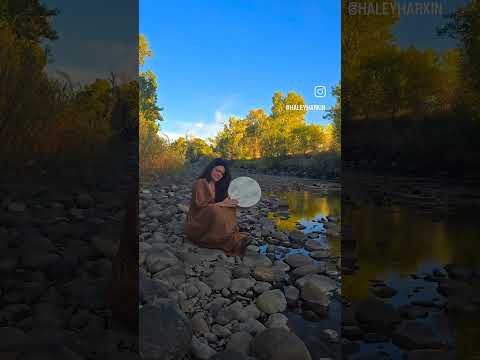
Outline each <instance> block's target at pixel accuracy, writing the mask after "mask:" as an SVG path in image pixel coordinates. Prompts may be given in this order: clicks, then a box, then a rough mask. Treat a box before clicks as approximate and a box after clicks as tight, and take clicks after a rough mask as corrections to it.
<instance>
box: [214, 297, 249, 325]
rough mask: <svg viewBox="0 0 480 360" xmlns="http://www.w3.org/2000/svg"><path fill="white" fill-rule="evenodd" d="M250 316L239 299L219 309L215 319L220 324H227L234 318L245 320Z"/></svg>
mask: <svg viewBox="0 0 480 360" xmlns="http://www.w3.org/2000/svg"><path fill="white" fill-rule="evenodd" d="M247 318H248V313H247V312H246V311H245V309H244V308H243V305H242V303H241V302H239V301H237V302H235V303H233V304H232V305H229V306H227V307H225V308H223V309H220V310H219V311H218V314H217V317H216V319H215V321H216V322H217V323H219V324H220V325H226V324H228V323H229V322H230V321H232V320H238V321H245V320H247Z"/></svg>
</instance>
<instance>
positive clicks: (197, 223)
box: [185, 179, 246, 255]
mask: <svg viewBox="0 0 480 360" xmlns="http://www.w3.org/2000/svg"><path fill="white" fill-rule="evenodd" d="M185 233H186V235H187V236H188V238H190V240H192V241H193V242H194V243H195V244H197V245H198V246H201V247H206V248H211V249H222V250H223V251H225V253H226V254H227V255H239V254H240V253H241V252H242V243H243V240H244V239H245V238H246V235H245V234H243V233H240V232H239V228H238V225H237V219H236V209H235V208H230V207H221V206H218V205H217V204H215V194H214V193H213V192H212V190H211V189H210V187H209V186H208V182H207V180H205V179H198V180H196V181H195V183H194V184H193V187H192V200H191V202H190V209H189V211H188V213H187V219H186V223H185Z"/></svg>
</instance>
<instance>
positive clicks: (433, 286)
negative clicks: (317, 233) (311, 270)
mask: <svg viewBox="0 0 480 360" xmlns="http://www.w3.org/2000/svg"><path fill="white" fill-rule="evenodd" d="M344 215H345V214H344ZM343 221H344V224H346V225H349V226H351V228H352V234H353V238H354V240H355V249H354V253H355V257H356V259H357V264H358V266H359V270H358V271H356V272H355V273H354V274H353V275H344V276H343V277H342V295H343V296H344V297H345V298H347V299H349V300H353V301H357V300H361V299H365V298H366V297H368V296H369V288H370V286H371V285H372V282H371V280H383V281H385V283H386V284H387V285H388V286H390V287H393V288H395V289H396V290H398V293H397V294H396V295H395V296H394V297H392V298H391V299H390V300H389V302H390V303H392V304H393V305H395V306H397V307H398V306H401V305H405V304H409V303H411V302H412V301H432V302H434V303H437V304H439V307H441V305H442V304H443V303H444V302H445V301H446V299H445V298H443V297H442V296H441V295H440V294H439V293H438V292H437V283H435V282H429V281H424V280H422V279H421V278H418V277H417V276H420V277H421V276H422V275H424V274H431V273H432V272H433V271H434V270H435V269H439V270H441V269H443V267H444V266H445V265H447V264H450V263H454V264H458V265H466V266H468V267H473V268H475V267H476V266H478V265H477V264H478V252H479V250H480V244H479V243H478V238H479V235H480V231H479V229H478V225H477V222H476V221H475V220H473V219H471V217H470V219H469V218H468V217H465V215H464V214H462V215H460V214H457V215H452V216H450V217H446V218H444V219H440V220H439V219H437V221H432V217H431V215H429V214H425V213H421V212H416V211H414V210H412V209H410V208H402V207H392V208H388V209H387V208H380V207H374V206H364V207H361V208H356V209H354V210H352V211H351V213H349V214H346V215H345V216H344V219H343ZM419 288H420V291H419V290H418V289H419ZM416 289H417V290H416ZM429 312H430V314H429V317H428V318H427V319H426V320H425V321H429V322H430V323H431V324H432V325H433V326H434V327H435V328H437V329H438V328H440V324H441V325H442V327H443V328H446V330H445V332H447V331H448V332H450V334H453V336H454V338H455V339H454V340H455V343H456V349H457V351H458V352H459V356H462V357H463V356H466V357H468V356H473V355H474V354H477V355H478V354H479V353H480V347H479V345H478V344H476V340H475V339H477V340H478V338H480V330H479V328H478V326H477V325H478V321H479V320H480V314H479V313H478V312H476V313H474V314H470V316H465V315H461V314H459V313H453V312H452V313H445V312H444V311H443V310H439V309H430V310H429ZM368 347H369V345H368V344H364V345H362V352H363V353H364V352H365V351H367V350H368V349H367V348H368ZM390 355H391V356H392V357H393V358H396V356H395V355H394V354H392V353H391V354H390Z"/></svg>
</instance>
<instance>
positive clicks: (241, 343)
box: [226, 331, 253, 355]
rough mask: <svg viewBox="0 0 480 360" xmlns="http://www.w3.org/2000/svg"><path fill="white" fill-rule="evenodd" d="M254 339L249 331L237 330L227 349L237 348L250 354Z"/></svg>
mask: <svg viewBox="0 0 480 360" xmlns="http://www.w3.org/2000/svg"><path fill="white" fill-rule="evenodd" d="M252 339H253V338H252V336H251V335H250V334H249V333H248V332H245V331H240V332H236V333H235V334H233V335H232V336H231V337H230V340H229V341H228V343H227V347H226V350H235V351H238V352H240V353H242V354H244V355H248V354H249V353H250V343H251V341H252Z"/></svg>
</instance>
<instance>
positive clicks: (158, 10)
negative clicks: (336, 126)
mask: <svg viewBox="0 0 480 360" xmlns="http://www.w3.org/2000/svg"><path fill="white" fill-rule="evenodd" d="M139 26H140V32H141V33H142V34H144V35H145V36H146V37H147V39H148V41H149V43H150V46H151V48H152V50H153V52H154V57H153V58H152V59H148V60H147V61H146V63H145V66H144V69H145V70H146V69H151V70H152V71H154V72H155V74H156V75H157V80H158V85H159V86H158V105H159V106H161V107H164V109H165V110H164V111H163V116H164V118H165V121H164V122H163V123H162V124H161V127H162V132H164V133H165V134H167V135H169V136H170V137H171V138H175V137H177V136H183V135H185V133H187V132H188V133H189V134H190V135H195V136H199V137H203V138H207V137H209V136H213V135H214V134H215V133H216V132H217V131H218V130H219V129H221V128H222V127H223V125H222V124H223V122H224V121H225V120H227V119H228V117H229V116H231V115H236V116H241V117H244V116H246V114H247V113H248V111H249V110H250V109H255V108H263V109H264V110H265V111H267V113H270V107H271V99H272V96H273V94H274V92H275V91H281V92H283V93H284V94H286V93H288V92H289V91H295V92H297V93H299V94H301V95H303V97H304V99H305V102H306V103H307V104H320V105H325V106H326V108H327V109H328V108H329V107H331V106H332V105H333V104H334V103H335V99H334V98H333V97H332V96H331V94H330V89H331V88H332V87H333V86H335V85H336V84H338V83H339V82H340V34H341V28H340V1H318V0H295V1H293V0H292V1H290V0H275V1H274V0H241V1H240V0H232V1H225V0H209V1H198V0H195V1H194V0H180V1H171V2H163V1H162V2H160V1H157V0H140V24H139ZM316 85H324V86H326V87H327V89H328V90H329V91H328V92H329V94H328V96H327V97H325V98H316V97H315V96H314V87H315V86H316ZM324 114H325V113H324V112H323V111H310V112H308V113H307V116H306V120H307V122H308V123H316V124H325V123H327V122H328V120H325V119H323V116H324Z"/></svg>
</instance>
